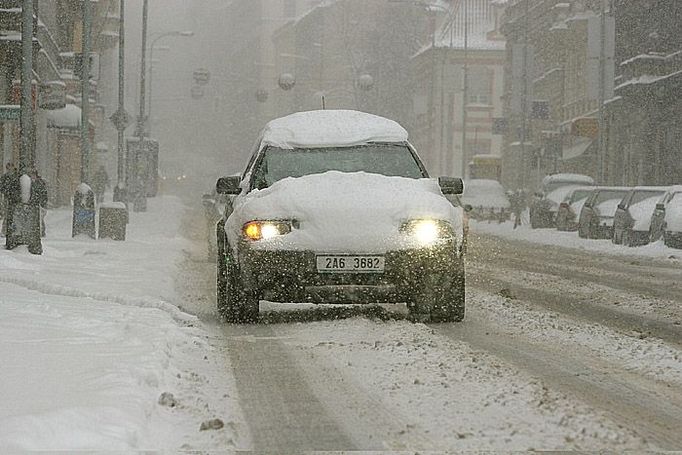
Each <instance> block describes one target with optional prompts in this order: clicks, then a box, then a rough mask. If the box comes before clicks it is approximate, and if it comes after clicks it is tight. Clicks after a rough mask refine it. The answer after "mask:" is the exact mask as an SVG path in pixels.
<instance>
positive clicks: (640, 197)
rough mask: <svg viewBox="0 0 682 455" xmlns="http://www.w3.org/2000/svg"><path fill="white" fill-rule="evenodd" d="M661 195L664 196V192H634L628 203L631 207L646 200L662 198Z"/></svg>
mask: <svg viewBox="0 0 682 455" xmlns="http://www.w3.org/2000/svg"><path fill="white" fill-rule="evenodd" d="M663 194H665V191H635V194H633V195H632V201H630V205H631V206H632V205H635V204H639V203H640V202H642V201H644V200H646V199H651V198H652V197H660V196H663Z"/></svg>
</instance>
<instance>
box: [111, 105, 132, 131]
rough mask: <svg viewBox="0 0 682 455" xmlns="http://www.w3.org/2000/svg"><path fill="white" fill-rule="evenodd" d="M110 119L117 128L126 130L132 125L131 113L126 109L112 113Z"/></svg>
mask: <svg viewBox="0 0 682 455" xmlns="http://www.w3.org/2000/svg"><path fill="white" fill-rule="evenodd" d="M109 119H110V120H111V122H112V123H113V124H114V126H115V127H116V129H117V130H124V129H126V128H128V126H129V125H130V115H129V114H128V113H127V112H126V111H125V110H123V111H120V110H117V111H116V112H114V113H113V114H112V115H111V117H109Z"/></svg>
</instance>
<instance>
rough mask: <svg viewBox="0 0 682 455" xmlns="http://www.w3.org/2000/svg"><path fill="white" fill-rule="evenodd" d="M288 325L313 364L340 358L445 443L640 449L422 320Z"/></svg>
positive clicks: (350, 373) (352, 376)
mask: <svg viewBox="0 0 682 455" xmlns="http://www.w3.org/2000/svg"><path fill="white" fill-rule="evenodd" d="M281 329H282V330H283V332H284V333H285V334H286V336H287V343H288V344H290V345H291V346H293V347H295V348H296V349H298V350H299V351H300V352H301V356H300V357H301V358H303V359H306V360H305V361H306V363H307V364H309V365H314V364H315V362H322V363H331V364H333V365H334V367H335V368H336V370H337V371H339V372H340V373H341V374H342V376H343V378H342V379H341V380H342V381H344V382H349V383H352V384H355V385H356V386H357V387H360V388H363V389H365V391H366V392H367V394H368V396H369V397H370V398H371V399H372V400H377V401H379V402H380V403H381V404H382V405H383V406H385V407H386V408H387V409H389V410H391V413H392V415H393V416H394V418H395V419H396V420H397V421H403V422H406V426H405V429H404V431H405V432H408V433H409V432H415V433H417V434H418V433H424V432H425V431H428V433H427V434H428V435H429V439H430V440H431V441H433V442H434V444H436V445H437V448H438V449H443V448H447V449H448V450H453V449H457V450H476V451H480V450H504V451H516V450H529V449H543V450H558V449H562V450H566V449H569V450H570V449H573V450H578V449H581V448H584V449H588V450H595V449H598V448H608V449H610V450H613V449H615V448H616V447H617V448H619V449H622V450H626V449H633V448H641V445H640V444H641V442H640V441H639V440H638V438H636V437H635V436H633V435H632V434H631V433H629V432H628V431H625V430H623V429H622V428H619V426H618V425H615V424H613V423H612V422H611V421H610V420H609V419H608V418H606V417H604V416H603V415H599V414H596V413H595V411H593V410H591V409H589V408H588V407H587V406H585V405H583V404H581V403H579V402H575V401H571V400H569V399H568V398H566V397H565V396H563V395H561V394H559V393H556V392H553V391H550V390H549V389H547V388H546V387H545V386H544V385H543V384H542V383H541V382H540V381H538V380H536V379H533V378H531V377H528V376H526V375H525V374H523V373H520V372H518V371H517V370H514V369H512V368H511V367H509V366H507V365H506V364H505V363H503V362H502V361H500V360H499V359H497V358H496V357H494V356H492V355H490V354H487V353H484V352H481V351H477V350H474V349H472V348H471V347H469V346H468V345H467V344H465V343H459V342H456V341H453V340H450V339H448V338H446V337H444V336H441V335H439V334H437V333H436V332H435V331H434V330H433V329H431V328H429V327H427V326H425V325H423V324H413V323H410V322H407V321H397V322H385V323H378V322H372V321H368V320H365V319H350V320H345V321H330V322H315V323H310V324H305V325H301V324H292V325H288V326H282V327H281ZM463 391H465V393H463Z"/></svg>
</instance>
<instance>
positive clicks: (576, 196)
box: [569, 190, 592, 204]
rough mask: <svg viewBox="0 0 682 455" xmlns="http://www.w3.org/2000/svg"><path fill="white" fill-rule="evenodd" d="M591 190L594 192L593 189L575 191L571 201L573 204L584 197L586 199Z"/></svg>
mask: <svg viewBox="0 0 682 455" xmlns="http://www.w3.org/2000/svg"><path fill="white" fill-rule="evenodd" d="M591 192H592V191H591V190H576V191H574V192H573V194H571V199H570V201H569V202H570V203H571V204H573V203H574V202H578V201H580V200H582V199H585V198H586V197H588V196H589V195H590V193H591Z"/></svg>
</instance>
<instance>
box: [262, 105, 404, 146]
mask: <svg viewBox="0 0 682 455" xmlns="http://www.w3.org/2000/svg"><path fill="white" fill-rule="evenodd" d="M406 141H407V131H406V130H405V129H404V128H403V127H402V126H400V125H399V124H398V123H396V122H394V121H393V120H389V119H387V118H384V117H379V116H377V115H372V114H367V113H364V112H358V111H350V110H318V111H308V112H297V113H295V114H291V115H288V116H286V117H282V118H278V119H275V120H272V121H271V122H269V123H268V124H267V125H266V126H265V129H264V130H263V139H262V145H271V146H273V147H279V148H283V149H294V148H316V147H350V146H353V145H363V144H368V143H372V142H406Z"/></svg>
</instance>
